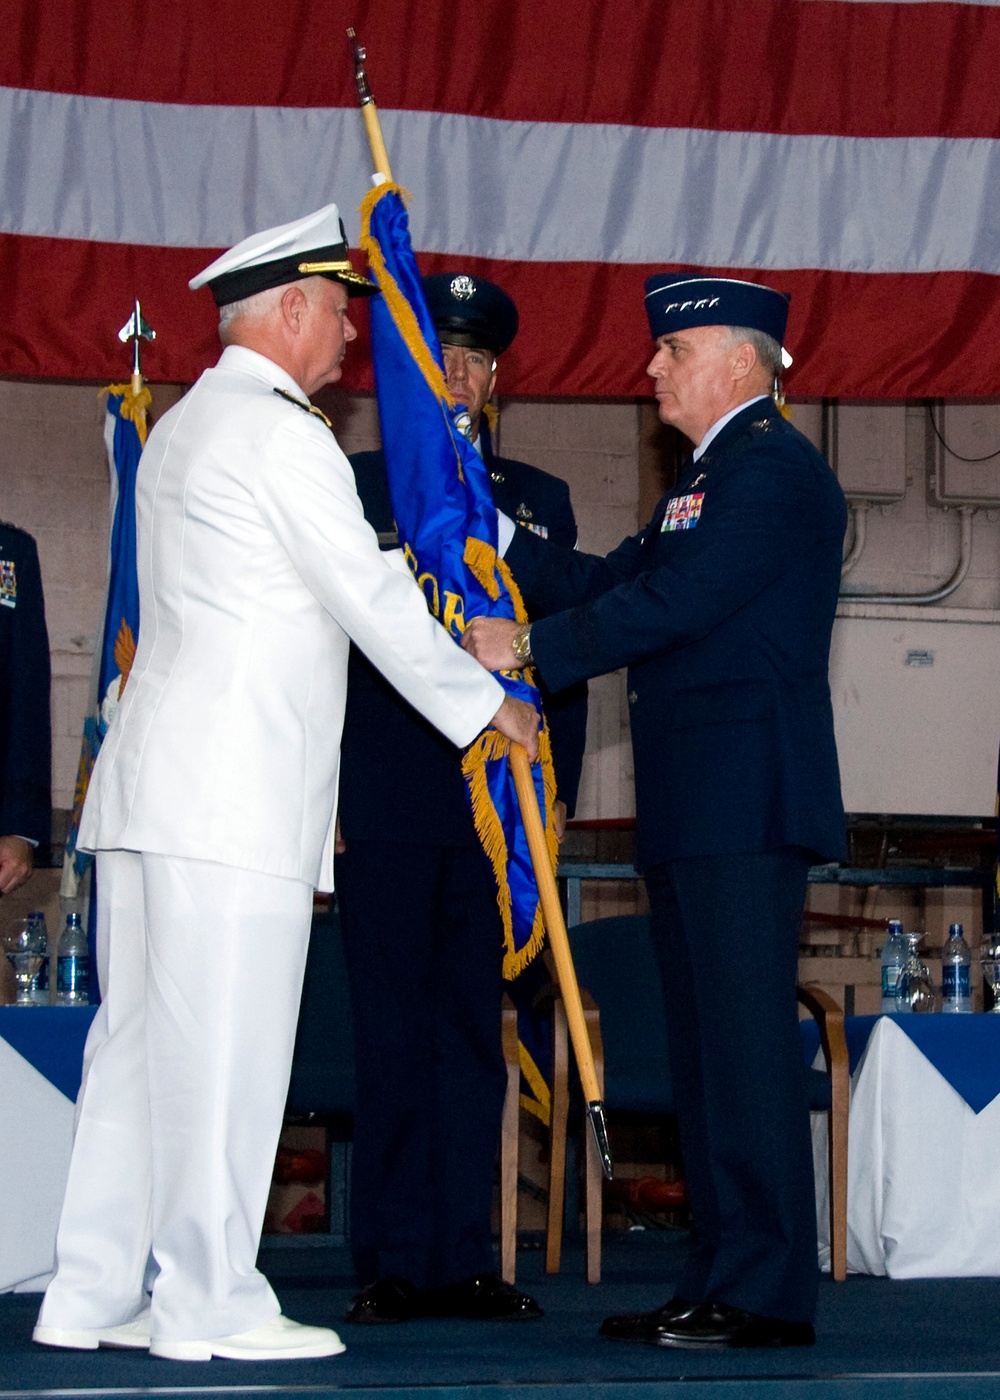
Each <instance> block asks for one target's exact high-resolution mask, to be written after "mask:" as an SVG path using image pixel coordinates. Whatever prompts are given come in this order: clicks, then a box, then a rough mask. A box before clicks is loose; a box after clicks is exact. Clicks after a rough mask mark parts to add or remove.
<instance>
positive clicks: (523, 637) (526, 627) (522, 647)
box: [510, 622, 535, 666]
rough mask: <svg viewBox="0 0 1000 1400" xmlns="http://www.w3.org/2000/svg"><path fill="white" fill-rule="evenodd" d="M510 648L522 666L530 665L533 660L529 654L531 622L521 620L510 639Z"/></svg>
mask: <svg viewBox="0 0 1000 1400" xmlns="http://www.w3.org/2000/svg"><path fill="white" fill-rule="evenodd" d="M510 649H511V651H512V652H513V653H514V655H515V656H516V657H517V659H518V661H519V662H520V663H521V665H522V666H530V665H531V664H532V662H533V661H534V659H535V658H534V657H533V656H532V654H531V623H530V622H522V623H521V625H520V627H519V628H518V629H517V631H516V632H515V633H514V635H513V637H511V639H510Z"/></svg>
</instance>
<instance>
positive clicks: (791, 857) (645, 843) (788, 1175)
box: [464, 274, 845, 1348]
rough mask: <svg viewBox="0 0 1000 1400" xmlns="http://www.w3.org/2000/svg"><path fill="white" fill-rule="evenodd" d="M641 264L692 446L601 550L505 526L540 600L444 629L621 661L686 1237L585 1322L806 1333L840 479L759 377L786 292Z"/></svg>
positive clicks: (625, 1333)
mask: <svg viewBox="0 0 1000 1400" xmlns="http://www.w3.org/2000/svg"><path fill="white" fill-rule="evenodd" d="M646 286H647V295H646V307H647V312H648V315H649V323H650V329H651V331H652V335H653V338H654V340H655V341H656V346H657V349H656V353H655V355H654V357H653V359H652V361H651V363H650V365H649V370H648V372H649V374H650V376H651V377H652V378H653V380H654V381H655V393H656V397H657V400H658V403H659V413H660V418H661V419H662V420H663V421H664V422H666V423H671V424H673V425H675V426H676V427H678V428H679V429H681V431H682V432H684V433H685V434H686V435H687V436H688V437H689V438H690V439H691V441H692V442H693V443H695V444H696V446H695V451H694V454H693V455H692V457H691V458H690V459H689V460H688V461H687V462H686V463H685V464H684V465H683V466H682V468H681V472H680V476H679V479H678V482H677V485H676V487H675V488H674V490H673V491H671V492H670V494H669V496H667V497H666V498H665V499H664V500H662V501H661V502H660V504H659V506H658V507H657V510H656V512H655V514H654V516H653V519H652V520H651V521H650V523H649V525H647V526H646V528H645V529H644V530H643V531H642V532H641V533H640V534H638V535H636V536H634V537H633V538H631V539H628V540H625V541H624V542H623V543H622V544H621V545H620V546H619V547H618V548H617V549H616V550H614V551H613V552H612V553H611V554H610V555H608V557H607V558H606V559H600V558H595V557H593V556H587V555H581V554H577V553H571V552H569V551H565V550H560V549H555V548H553V547H552V546H551V545H547V544H545V543H543V542H542V541H541V540H539V539H537V538H535V537H532V536H530V535H528V534H527V533H526V532H525V531H520V530H519V531H515V530H513V529H512V528H511V527H509V526H507V527H506V529H504V528H502V531H501V547H502V546H503V539H504V538H505V537H509V538H510V539H511V544H510V546H509V548H508V549H507V553H506V558H507V562H508V563H509V564H510V565H511V568H512V571H513V573H514V577H515V578H516V580H517V582H518V584H519V585H520V587H521V589H522V592H523V594H524V597H525V602H526V605H527V607H528V611H529V613H532V614H533V615H536V616H537V615H540V614H542V613H545V614H548V615H547V616H544V618H543V620H542V621H540V622H536V623H535V624H534V625H533V626H530V627H528V626H524V627H520V628H519V627H518V626H517V624H515V623H509V622H507V621H505V620H503V619H485V618H479V619H476V620H475V621H474V622H473V623H472V624H471V626H470V628H469V630H468V632H467V633H466V636H465V640H464V645H466V646H467V648H468V649H469V650H471V651H472V652H473V654H474V655H475V656H477V657H478V658H479V660H481V661H483V662H484V664H486V665H488V666H491V667H494V668H497V669H499V668H506V667H508V666H512V665H515V664H524V663H525V662H526V661H528V660H529V659H533V661H534V664H535V666H536V667H537V669H538V672H539V674H540V675H541V676H542V678H543V679H544V680H545V682H546V684H547V685H548V686H549V687H550V688H552V689H554V690H558V689H559V688H560V687H562V686H565V685H570V684H573V683H575V682H577V681H579V680H580V679H581V678H583V677H587V676H595V675H599V674H601V673H602V672H605V671H612V670H615V669H616V668H617V667H620V666H628V668H629V694H628V698H629V706H630V716H631V725H632V744H633V748H634V751H635V785H636V812H637V825H638V862H639V865H640V867H641V869H642V870H643V872H644V875H645V879H646V884H647V888H648V891H649V899H650V909H651V922H652V931H653V937H654V941H655V943H656V946H657V950H658V955H659V957H660V960H661V966H662V972H663V982H664V993H665V997H666V1003H667V1013H668V1021H669V1030H670V1056H671V1065H672V1070H673V1075H674V1082H675V1091H676V1098H677V1112H678V1119H679V1125H680V1131H681V1141H682V1146H683V1151H684V1161H685V1171H686V1177H687V1180H688V1185H689V1189H690V1198H691V1209H692V1215H693V1220H694V1226H695V1238H694V1243H693V1248H692V1251H691V1254H690V1257H689V1260H688V1262H687V1264H686V1267H685V1269H684V1272H683V1274H682V1276H681V1279H680V1281H679V1283H678V1285H677V1295H676V1297H674V1298H672V1299H671V1300H670V1301H669V1302H668V1303H666V1304H665V1305H664V1306H663V1307H661V1308H659V1309H657V1310H656V1311H654V1312H651V1313H642V1314H638V1315H634V1316H626V1317H613V1318H608V1319H607V1320H606V1322H605V1323H604V1326H603V1328H602V1332H603V1334H604V1335H605V1336H608V1337H614V1338H618V1339H622V1340H629V1341H641V1342H651V1343H654V1344H656V1345H660V1346H675V1347H711V1348H721V1347H727V1346H788V1345H808V1344H811V1342H812V1341H813V1328H812V1320H813V1315H814V1309H815V1301H816V1288H817V1252H816V1219H815V1205H814V1198H813V1179H812V1156H811V1152H810V1141H809V1121H808V1113H807V1108H806V1099H805V1085H804V1082H803V1075H802V1066H801V1053H800V1049H799V1040H798V1034H797V1025H796V1020H797V1010H796V1000H795V983H796V971H797V954H798V932H799V923H800V919H801V914H802V908H803V904H804V900H805V893H806V878H807V872H808V868H809V865H810V863H811V862H812V861H813V860H815V859H816V858H817V857H819V858H821V859H824V860H829V859H834V858H838V857H840V856H842V855H843V853H844V816H843V809H842V805H841V797H840V782H839V774H838V767H837V753H836V747H835V743H834V733H833V716H832V708H831V703H830V693H829V684H828V679H827V670H828V660H829V649H830V633H831V629H832V625H833V618H834V613H835V608H836V602H837V593H838V586H839V580H840V562H841V545H842V539H843V534H844V528H845V507H844V500H843V495H842V493H841V491H840V487H839V486H838V484H837V481H836V479H835V477H834V475H833V473H832V472H831V470H830V468H829V467H828V465H827V463H826V462H825V461H824V460H823V458H822V457H821V456H820V454H819V453H818V452H817V451H816V450H815V448H814V447H812V445H811V444H810V443H809V442H808V441H807V440H806V439H805V438H804V437H803V436H802V434H801V433H799V432H797V431H796V430H795V428H793V427H791V425H790V424H789V423H787V422H786V421H785V420H784V418H782V416H781V414H780V413H779V412H778V410H777V408H776V407H775V405H774V403H773V402H772V400H771V398H770V397H769V396H768V390H769V389H770V387H771V385H772V383H773V382H774V380H775V377H776V376H777V374H778V372H779V370H780V367H781V359H780V356H781V349H780V347H781V342H782V340H783V337H784V332H785V322H786V317H787V298H786V297H785V296H783V295H781V294H779V293H777V292H774V291H771V290H770V289H768V288H765V287H760V286H756V285H754V284H751V283H746V282H741V281H738V280H735V279H730V278H712V277H700V276H697V275H695V274H661V275H659V276H656V277H652V278H650V279H649V281H648V282H647V284H646ZM501 526H502V527H503V522H502V521H501ZM608 955H609V956H610V957H613V956H614V950H613V949H610V948H609V950H608ZM637 1033H640V1034H641V1028H637Z"/></svg>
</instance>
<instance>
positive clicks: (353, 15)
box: [0, 0, 1000, 178]
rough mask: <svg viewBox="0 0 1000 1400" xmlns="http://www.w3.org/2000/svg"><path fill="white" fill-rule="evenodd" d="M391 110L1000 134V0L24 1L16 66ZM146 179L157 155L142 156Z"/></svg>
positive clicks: (129, 90) (16, 19)
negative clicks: (578, 0) (359, 100)
mask: <svg viewBox="0 0 1000 1400" xmlns="http://www.w3.org/2000/svg"><path fill="white" fill-rule="evenodd" d="M348 24H353V25H355V26H356V28H357V30H358V32H359V34H360V35H361V37H362V39H363V41H364V42H365V43H366V44H367V46H368V50H369V63H368V71H369V75H370V77H371V80H372V84H373V87H374V91H375V95H376V98H377V100H378V102H379V104H380V105H381V106H382V107H386V108H389V107H393V108H411V109H419V110H424V111H442V112H460V113H467V114H470V115H473V116H483V117H497V118H507V119H511V120H524V121H573V122H579V121H583V122H614V123H624V124H626V125H639V126H652V127H660V126H676V127H699V128H705V129H709V130H729V131H770V132H780V133H787V134H804V133H827V132H828V133H832V134H837V135H843V136H913V135H918V136H979V137H984V138H990V139H995V138H996V136H997V133H998V131H1000V83H998V82H997V80H996V75H997V72H998V70H1000V10H998V8H997V7H995V6H991V5H962V4H933V3H920V4H900V3H892V4H877V3H865V4H856V3H841V0H808V3H802V0H740V3H739V4H734V3H733V0H699V3H698V4H697V5H692V4H675V5H668V4H664V3H663V0H632V3H629V4H622V5H610V4H606V3H601V4H597V3H594V4H591V5H589V6H587V5H583V6H577V7H575V8H573V9H572V11H569V10H567V8H566V6H565V4H564V3H562V2H561V0H558V3H557V0H479V2H478V3H477V4H475V5H470V6H466V7H463V9H462V12H461V14H460V15H459V14H458V12H457V11H456V9H455V7H454V5H444V4H440V5H434V4H432V3H428V0H378V3H375V0H356V3H352V4H351V5H350V6H334V7H333V8H332V9H330V8H324V7H323V6H319V5H316V4H314V3H312V0H254V3H253V4H252V5H247V4H246V3H245V0H186V2H185V4H183V5H179V6H178V5H164V4H163V3H162V0H127V3H126V4H125V5H96V4H93V3H92V0H44V3H39V0H8V4H7V5H6V6H5V15H4V45H3V51H2V52H0V83H2V84H4V85H7V86H10V87H27V88H35V89H40V90H45V91H54V92H71V93H81V94H87V95H91V96H101V97H119V98H131V99H134V100H139V101H155V102H180V103H207V104H210V105H214V104H222V105H240V106H242V105H260V106H281V105H287V106H293V107H320V108H322V107H329V106H348V107H350V106H353V105H354V102H355V92H354V85H353V71H352V65H351V61H350V53H349V49H348V44H347V39H346V35H345V29H346V26H347V25H348ZM136 176H137V178H141V175H140V172H138V171H137V172H136Z"/></svg>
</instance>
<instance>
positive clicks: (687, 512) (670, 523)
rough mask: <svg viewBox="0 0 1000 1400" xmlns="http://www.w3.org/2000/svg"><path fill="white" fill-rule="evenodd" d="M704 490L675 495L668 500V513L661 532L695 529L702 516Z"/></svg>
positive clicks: (664, 518)
mask: <svg viewBox="0 0 1000 1400" xmlns="http://www.w3.org/2000/svg"><path fill="white" fill-rule="evenodd" d="M704 499H705V493H704V491H695V492H693V493H692V494H691V495H690V496H674V498H673V500H670V501H668V502H667V510H666V514H665V515H664V517H663V524H662V525H661V526H660V533H661V534H663V533H664V532H665V531H667V530H693V529H694V527H695V526H696V525H697V524H698V521H699V520H700V518H701V507H702V502H703V501H704Z"/></svg>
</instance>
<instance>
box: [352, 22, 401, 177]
mask: <svg viewBox="0 0 1000 1400" xmlns="http://www.w3.org/2000/svg"><path fill="white" fill-rule="evenodd" d="M347 37H348V39H350V41H351V47H352V49H353V50H354V81H355V82H356V83H357V85H358V101H359V102H360V104H361V115H362V117H363V118H364V123H365V130H366V131H367V133H368V144H369V145H370V146H371V148H372V161H373V162H374V165H375V171H376V173H377V174H379V175H381V176H382V178H383V179H385V180H391V179H392V169H391V167H390V165H389V153H388V152H387V151H386V149H385V141H384V140H383V139H382V126H381V124H380V122H379V119H378V108H377V107H376V106H375V99H374V97H372V90H371V88H370V87H369V86H368V75H367V74H366V73H365V59H366V58H367V57H368V54H367V51H366V49H365V47H364V45H363V44H359V43H358V36H357V35H356V34H355V32H354V30H353V29H348V31H347Z"/></svg>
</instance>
